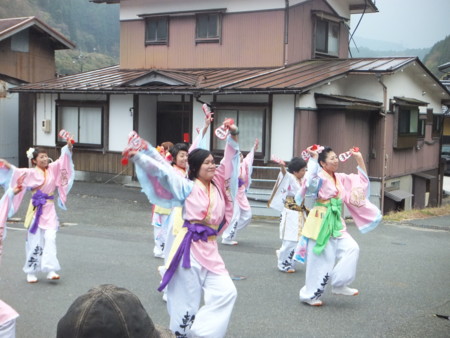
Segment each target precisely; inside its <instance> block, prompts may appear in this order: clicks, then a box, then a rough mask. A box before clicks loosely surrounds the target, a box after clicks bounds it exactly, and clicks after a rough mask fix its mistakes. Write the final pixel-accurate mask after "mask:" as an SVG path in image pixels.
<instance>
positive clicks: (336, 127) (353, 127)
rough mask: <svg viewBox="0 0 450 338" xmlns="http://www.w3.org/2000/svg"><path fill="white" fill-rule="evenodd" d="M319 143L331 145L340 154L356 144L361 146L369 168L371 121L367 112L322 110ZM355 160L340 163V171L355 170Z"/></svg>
mask: <svg viewBox="0 0 450 338" xmlns="http://www.w3.org/2000/svg"><path fill="white" fill-rule="evenodd" d="M318 143H319V144H320V145H323V146H330V147H331V148H333V150H334V152H335V153H336V154H337V155H339V154H340V153H342V152H345V151H347V150H349V149H350V148H351V147H353V146H356V147H359V148H360V151H361V153H362V154H363V157H364V161H365V163H366V167H367V170H368V172H369V173H368V174H369V175H371V172H370V168H369V166H368V165H369V162H368V160H369V156H368V154H369V144H370V123H369V116H368V113H367V112H347V113H345V112H336V111H321V112H320V113H319V138H318ZM355 167H356V164H355V161H354V160H353V159H351V158H350V159H349V160H347V161H346V162H343V163H342V162H341V163H340V164H339V171H340V172H345V173H354V172H355Z"/></svg>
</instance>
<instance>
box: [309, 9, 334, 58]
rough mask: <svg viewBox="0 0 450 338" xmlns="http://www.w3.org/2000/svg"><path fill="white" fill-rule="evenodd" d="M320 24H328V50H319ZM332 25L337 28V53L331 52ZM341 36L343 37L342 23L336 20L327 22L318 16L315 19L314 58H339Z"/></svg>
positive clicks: (326, 41) (326, 34)
mask: <svg viewBox="0 0 450 338" xmlns="http://www.w3.org/2000/svg"><path fill="white" fill-rule="evenodd" d="M319 23H325V24H326V32H325V37H324V38H325V45H326V50H319V49H318V46H317V45H318V44H317V39H318V25H319ZM330 25H336V27H337V49H336V51H331V52H330V43H329V36H330ZM340 36H341V24H340V22H337V21H334V20H327V19H325V18H320V17H318V16H316V17H315V20H314V36H313V44H314V48H313V53H314V57H336V58H337V57H339V49H340Z"/></svg>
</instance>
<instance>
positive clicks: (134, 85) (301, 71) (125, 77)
mask: <svg viewBox="0 0 450 338" xmlns="http://www.w3.org/2000/svg"><path fill="white" fill-rule="evenodd" d="M414 62H417V63H419V64H421V63H420V61H419V60H418V59H417V58H414V57H391V58H387V57H386V58H358V59H332V60H330V59H321V60H308V61H303V62H300V63H297V64H293V65H288V66H285V67H279V68H242V69H239V68H237V69H184V70H175V69H164V70H159V69H150V70H149V69H146V70H143V69H141V70H126V69H120V68H119V66H112V67H107V68H103V69H98V70H94V71H90V72H85V73H80V74H75V75H68V76H64V77H60V78H56V79H52V80H48V81H43V82H39V83H32V84H27V85H24V86H21V87H16V88H14V89H12V91H17V92H20V91H26V92H40V93H46V92H47V93H50V92H70V93H111V94H112V93H136V94H138V93H146V94H161V93H184V94H192V93H201V94H233V93H239V94H242V93H302V92H305V91H308V90H310V89H311V88H313V87H316V86H318V85H321V84H324V83H327V82H329V81H333V80H336V79H339V78H342V77H345V76H348V75H352V74H380V75H382V74H390V73H393V72H395V71H399V70H400V69H402V68H403V67H405V66H407V65H409V64H411V63H414ZM423 69H425V70H426V68H425V67H424V68H423ZM426 71H427V70H426ZM427 72H428V71H427ZM428 73H429V72H428ZM429 74H430V75H431V73H429ZM431 76H432V75H431ZM437 82H438V83H439V81H437ZM441 86H442V84H441ZM442 88H443V89H444V90H446V89H445V87H443V86H442ZM447 92H448V91H447Z"/></svg>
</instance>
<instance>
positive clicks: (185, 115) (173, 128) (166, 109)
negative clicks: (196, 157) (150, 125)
mask: <svg viewBox="0 0 450 338" xmlns="http://www.w3.org/2000/svg"><path fill="white" fill-rule="evenodd" d="M191 112H192V103H191V102H158V112H157V118H156V123H157V127H156V129H157V130H156V134H157V135H156V142H157V143H158V145H159V144H161V143H163V142H166V141H170V142H172V143H173V144H175V143H179V142H188V143H190V142H191V141H192V140H190V135H191Z"/></svg>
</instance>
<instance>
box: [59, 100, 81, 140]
mask: <svg viewBox="0 0 450 338" xmlns="http://www.w3.org/2000/svg"><path fill="white" fill-rule="evenodd" d="M58 121H59V123H58V124H59V130H61V129H65V130H67V131H68V132H69V133H72V135H73V137H74V139H75V141H76V142H79V140H78V107H59V116H58ZM61 141H63V140H61Z"/></svg>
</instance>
